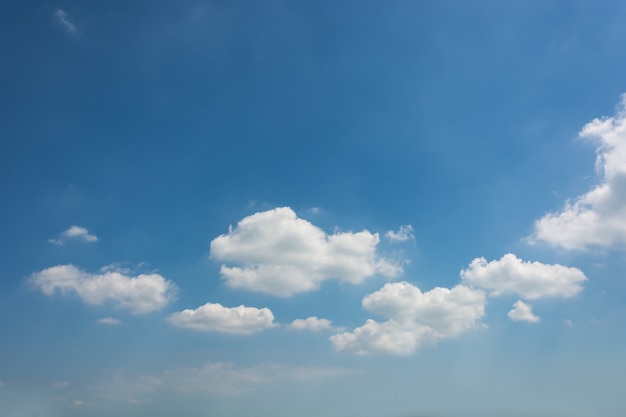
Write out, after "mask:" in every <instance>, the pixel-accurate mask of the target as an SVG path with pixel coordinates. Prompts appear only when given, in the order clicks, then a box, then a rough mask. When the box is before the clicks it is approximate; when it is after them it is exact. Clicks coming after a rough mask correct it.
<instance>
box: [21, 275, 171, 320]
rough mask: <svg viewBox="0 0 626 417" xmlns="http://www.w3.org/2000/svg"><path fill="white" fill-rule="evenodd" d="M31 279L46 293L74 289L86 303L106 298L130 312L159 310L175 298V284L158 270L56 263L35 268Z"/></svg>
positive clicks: (66, 291) (65, 291)
mask: <svg viewBox="0 0 626 417" xmlns="http://www.w3.org/2000/svg"><path fill="white" fill-rule="evenodd" d="M30 283H31V284H32V285H33V286H35V287H36V288H39V289H40V290H41V291H42V292H43V293H44V294H45V295H48V296H53V295H54V294H55V293H57V292H60V293H61V294H67V293H75V294H76V295H78V297H79V298H80V299H81V300H83V301H84V302H85V303H87V304H93V305H101V304H104V303H107V302H110V303H112V304H115V305H116V307H117V308H121V309H127V310H130V312H131V313H133V314H146V313H151V312H153V311H157V310H160V309H161V308H163V307H164V306H165V305H167V304H168V303H169V302H170V301H172V300H173V299H174V294H175V293H176V291H177V288H176V285H175V284H174V283H173V282H171V281H168V280H166V279H165V278H163V277H162V276H161V275H159V274H141V275H138V276H136V277H132V276H127V275H124V274H122V273H119V272H114V271H109V272H105V273H100V274H91V273H88V272H85V271H82V270H80V269H78V268H77V267H75V266H74V265H71V264H70V265H58V266H54V267H51V268H47V269H44V270H43V271H40V272H36V273H34V274H33V275H32V276H31V277H30Z"/></svg>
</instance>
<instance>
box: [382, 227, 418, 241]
mask: <svg viewBox="0 0 626 417" xmlns="http://www.w3.org/2000/svg"><path fill="white" fill-rule="evenodd" d="M385 237H386V238H387V239H389V240H390V241H391V242H406V241H407V240H410V239H414V238H415V237H414V236H413V226H411V225H410V224H407V225H405V226H400V229H398V231H397V232H394V231H393V230H389V231H388V232H387V233H385Z"/></svg>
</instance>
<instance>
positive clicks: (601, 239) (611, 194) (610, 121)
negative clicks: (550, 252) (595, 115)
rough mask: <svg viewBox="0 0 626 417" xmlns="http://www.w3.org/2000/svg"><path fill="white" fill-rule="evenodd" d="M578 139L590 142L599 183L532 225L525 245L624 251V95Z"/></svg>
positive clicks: (625, 153)
mask: <svg viewBox="0 0 626 417" xmlns="http://www.w3.org/2000/svg"><path fill="white" fill-rule="evenodd" d="M579 136H580V137H582V138H585V139H589V140H593V141H595V142H596V143H597V144H598V147H597V149H596V154H597V157H596V171H597V173H598V175H599V176H600V182H599V184H598V185H597V186H596V187H594V188H593V189H592V190H590V191H589V192H587V193H585V194H583V195H581V196H579V197H577V198H576V199H575V200H574V201H568V202H566V203H565V207H564V208H563V209H562V210H561V211H560V212H556V213H548V214H546V215H545V216H543V217H542V218H540V219H539V220H537V221H536V222H535V231H534V233H533V234H532V235H531V236H530V237H529V238H528V241H529V243H531V244H532V243H535V242H538V241H541V242H545V243H548V244H549V245H553V246H559V247H561V248H563V249H567V250H574V249H576V250H584V249H588V248H590V247H594V246H596V247H605V248H611V247H617V248H621V249H626V94H624V95H622V97H621V103H620V106H619V108H618V110H617V112H616V114H615V115H614V116H613V117H606V118H601V119H594V120H593V121H591V122H590V123H588V124H587V125H585V126H584V127H583V129H582V130H581V131H580V133H579Z"/></svg>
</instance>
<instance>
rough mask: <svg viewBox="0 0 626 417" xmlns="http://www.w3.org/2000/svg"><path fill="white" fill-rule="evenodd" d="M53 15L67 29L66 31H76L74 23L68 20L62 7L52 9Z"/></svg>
mask: <svg viewBox="0 0 626 417" xmlns="http://www.w3.org/2000/svg"><path fill="white" fill-rule="evenodd" d="M54 17H56V18H57V20H58V21H59V22H60V23H61V24H62V25H63V27H65V29H67V31H68V32H76V25H74V23H73V22H72V21H70V19H69V16H68V14H67V12H66V11H65V10H63V9H56V10H55V11H54Z"/></svg>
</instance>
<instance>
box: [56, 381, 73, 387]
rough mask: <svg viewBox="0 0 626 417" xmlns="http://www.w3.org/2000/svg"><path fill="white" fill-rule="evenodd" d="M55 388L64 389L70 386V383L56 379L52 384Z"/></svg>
mask: <svg viewBox="0 0 626 417" xmlns="http://www.w3.org/2000/svg"><path fill="white" fill-rule="evenodd" d="M52 386H53V387H54V388H55V389H64V388H67V387H69V386H70V383H69V382H67V381H58V382H55V383H54V384H52Z"/></svg>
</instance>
